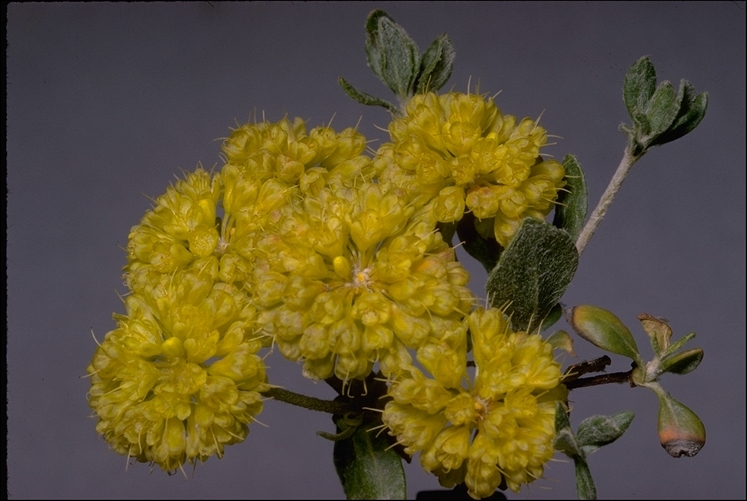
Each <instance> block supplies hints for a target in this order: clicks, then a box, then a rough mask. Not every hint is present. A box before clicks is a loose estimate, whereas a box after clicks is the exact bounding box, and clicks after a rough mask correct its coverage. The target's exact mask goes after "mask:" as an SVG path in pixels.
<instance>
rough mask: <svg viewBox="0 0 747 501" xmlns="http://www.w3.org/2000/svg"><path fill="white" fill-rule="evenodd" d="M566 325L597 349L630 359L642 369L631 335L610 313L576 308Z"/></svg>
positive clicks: (581, 307)
mask: <svg viewBox="0 0 747 501" xmlns="http://www.w3.org/2000/svg"><path fill="white" fill-rule="evenodd" d="M568 323H569V324H571V327H573V330H575V331H576V332H577V333H578V335H579V336H581V337H582V338H584V339H586V340H587V341H589V342H590V343H591V344H593V345H594V346H596V347H597V348H601V349H603V350H607V351H609V352H610V353H616V354H618V355H623V356H626V357H628V358H631V359H633V360H634V361H635V362H636V363H637V364H638V366H639V367H643V365H644V364H643V360H642V359H641V356H640V354H639V353H638V346H636V344H635V339H633V334H631V333H630V330H629V329H628V328H627V327H626V326H625V324H623V323H622V322H621V321H620V319H619V318H617V317H616V316H615V315H614V314H613V313H612V312H610V311H607V310H605V309H603V308H598V307H596V306H591V305H581V306H576V307H574V308H573V309H572V310H571V312H570V318H569V319H568Z"/></svg>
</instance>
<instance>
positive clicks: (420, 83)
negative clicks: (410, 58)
mask: <svg viewBox="0 0 747 501" xmlns="http://www.w3.org/2000/svg"><path fill="white" fill-rule="evenodd" d="M455 56H456V52H455V51H454V44H453V43H452V42H451V38H449V36H448V35H447V34H446V33H444V34H443V35H441V36H440V37H438V38H437V39H435V40H434V41H433V43H432V44H431V46H430V47H428V50H426V51H425V54H423V58H422V60H421V61H420V72H419V74H418V76H417V79H416V81H415V91H416V92H417V93H418V94H425V93H426V92H436V91H437V90H438V89H440V88H441V87H443V86H444V84H445V83H446V81H447V80H449V77H451V71H452V69H453V68H454V57H455Z"/></svg>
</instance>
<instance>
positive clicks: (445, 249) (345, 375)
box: [255, 180, 472, 380]
mask: <svg viewBox="0 0 747 501" xmlns="http://www.w3.org/2000/svg"><path fill="white" fill-rule="evenodd" d="M258 247H259V249H260V251H261V254H262V256H263V257H262V258H258V259H259V261H258V263H261V264H258V265H257V267H256V272H255V273H256V275H255V283H256V284H257V289H256V295H255V299H256V301H257V304H258V305H259V306H260V307H262V308H263V309H264V311H263V312H262V313H261V314H260V321H261V323H262V324H263V325H264V326H265V328H266V329H267V331H268V332H269V333H270V334H272V335H273V336H274V338H275V341H276V343H277V345H278V347H279V349H280V351H281V353H283V355H285V356H286V357H288V358H290V359H292V360H299V359H303V360H304V372H305V374H306V375H307V376H309V377H312V378H315V379H325V378H327V377H330V376H332V375H333V374H334V375H336V376H337V377H339V378H340V379H343V380H347V379H354V378H364V377H365V376H366V375H368V374H369V373H370V372H371V369H372V367H373V364H374V363H375V362H376V361H380V362H381V365H382V370H383V371H384V372H385V374H390V373H392V372H395V371H396V370H397V368H398V367H399V366H404V365H409V364H410V363H411V358H410V355H409V354H408V352H407V348H413V349H420V350H421V352H420V353H422V354H424V355H423V356H424V357H426V359H428V360H433V361H434V363H436V360H437V359H439V357H443V356H445V354H451V355H453V356H455V357H456V356H457V355H456V354H457V353H461V352H465V351H466V337H465V330H466V329H465V326H464V324H463V321H462V320H463V318H464V315H465V314H466V313H467V312H468V311H469V310H470V309H471V304H472V295H471V293H470V292H469V290H468V289H467V288H466V283H467V281H468V279H469V276H468V274H467V272H466V271H465V270H464V269H463V268H462V267H461V266H460V265H459V264H458V263H457V262H456V261H455V257H454V252H453V250H452V249H451V248H449V246H448V245H447V244H446V243H444V241H443V240H442V239H441V236H440V233H438V232H437V231H435V220H433V218H432V217H431V216H430V215H429V213H428V212H427V211H421V212H420V213H418V214H415V213H414V209H413V208H412V207H411V206H409V205H408V204H407V200H406V198H404V197H403V196H402V194H401V192H400V190H388V189H386V188H385V187H382V186H381V185H378V184H375V183H371V182H368V181H365V180H363V181H360V182H359V183H358V184H357V185H355V186H351V187H344V186H337V187H335V186H328V187H325V188H323V189H321V190H320V191H319V192H318V193H316V194H313V195H312V194H307V196H306V197H305V198H304V199H303V200H302V201H300V202H299V203H297V204H293V205H289V206H287V207H286V209H285V210H284V211H283V213H282V215H281V216H280V217H279V218H278V220H277V222H276V225H275V226H274V227H273V229H272V231H268V232H267V233H266V235H265V236H264V237H263V238H262V240H261V241H260V242H259V243H258ZM428 346H433V347H436V346H437V347H439V349H441V350H442V351H441V352H439V353H436V351H437V350H433V349H431V350H430V351H432V352H433V353H430V351H429V348H428ZM420 353H419V354H420ZM457 379H458V377H457Z"/></svg>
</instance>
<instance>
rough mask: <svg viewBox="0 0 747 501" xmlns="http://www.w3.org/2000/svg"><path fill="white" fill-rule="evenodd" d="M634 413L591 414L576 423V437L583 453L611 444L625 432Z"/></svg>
mask: <svg viewBox="0 0 747 501" xmlns="http://www.w3.org/2000/svg"><path fill="white" fill-rule="evenodd" d="M634 417H635V415H634V414H633V413H632V412H630V411H625V412H620V413H618V414H615V415H614V416H600V415H597V416H591V417H590V418H587V419H584V420H583V421H582V422H581V424H580V425H578V431H577V432H576V438H577V440H578V443H579V444H580V445H581V448H582V449H583V451H584V453H586V454H587V455H588V454H591V453H592V452H594V451H596V450H597V449H599V448H600V447H602V446H604V445H607V444H611V443H612V442H614V441H615V440H617V439H618V438H620V437H621V436H622V434H623V433H625V430H627V429H628V426H630V423H631V422H632V421H633V418H634Z"/></svg>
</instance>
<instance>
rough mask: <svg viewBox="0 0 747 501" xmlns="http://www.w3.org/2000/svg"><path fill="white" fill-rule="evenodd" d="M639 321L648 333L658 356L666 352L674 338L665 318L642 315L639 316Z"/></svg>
mask: <svg viewBox="0 0 747 501" xmlns="http://www.w3.org/2000/svg"><path fill="white" fill-rule="evenodd" d="M638 320H640V321H641V325H643V330H644V331H646V334H648V337H649V338H651V347H652V348H653V350H654V353H656V355H659V354H660V353H661V352H663V351H664V350H666V349H667V348H668V347H669V339H670V338H671V337H672V329H671V328H670V327H669V324H667V322H666V320H665V319H663V318H656V317H653V316H651V315H649V314H648V313H641V314H640V315H638Z"/></svg>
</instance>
